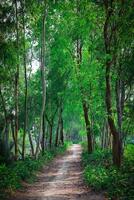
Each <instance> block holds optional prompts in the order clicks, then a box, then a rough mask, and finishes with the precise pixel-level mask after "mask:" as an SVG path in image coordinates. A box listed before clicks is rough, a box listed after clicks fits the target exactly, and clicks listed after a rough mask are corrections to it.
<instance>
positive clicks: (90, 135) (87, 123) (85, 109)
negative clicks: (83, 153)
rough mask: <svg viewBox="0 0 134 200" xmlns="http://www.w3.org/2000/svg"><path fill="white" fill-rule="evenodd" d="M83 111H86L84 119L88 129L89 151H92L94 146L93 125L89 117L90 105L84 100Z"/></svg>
mask: <svg viewBox="0 0 134 200" xmlns="http://www.w3.org/2000/svg"><path fill="white" fill-rule="evenodd" d="M83 112H84V119H85V124H86V131H87V144H88V153H92V151H93V146H92V134H91V125H90V121H89V117H88V107H87V105H86V102H85V101H84V102H83Z"/></svg>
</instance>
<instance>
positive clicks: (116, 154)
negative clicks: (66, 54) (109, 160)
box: [104, 0, 121, 167]
mask: <svg viewBox="0 0 134 200" xmlns="http://www.w3.org/2000/svg"><path fill="white" fill-rule="evenodd" d="M104 4H105V10H106V21H105V24H104V41H105V51H106V54H107V55H110V54H112V53H111V40H112V39H111V34H112V33H111V31H110V30H111V27H110V20H111V17H112V15H113V8H112V2H111V3H109V2H108V0H105V1H104ZM112 56H113V57H112V60H107V61H106V75H105V78H106V107H107V116H108V124H109V128H110V131H111V134H112V136H113V145H112V152H113V163H114V165H116V166H117V167H120V165H121V143H120V135H119V132H118V131H117V129H116V126H115V123H114V118H113V111H112V95H111V75H110V73H111V66H112V63H113V61H114V62H115V55H112Z"/></svg>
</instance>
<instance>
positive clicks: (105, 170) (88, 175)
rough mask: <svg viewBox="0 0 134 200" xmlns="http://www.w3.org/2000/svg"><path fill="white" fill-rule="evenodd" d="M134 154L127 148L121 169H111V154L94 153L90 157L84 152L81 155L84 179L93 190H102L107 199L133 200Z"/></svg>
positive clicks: (131, 148) (131, 149)
mask: <svg viewBox="0 0 134 200" xmlns="http://www.w3.org/2000/svg"><path fill="white" fill-rule="evenodd" d="M132 154H134V151H133V147H130V146H129V147H127V148H126V149H125V152H124V162H123V164H122V166H121V169H120V170H119V169H117V168H115V167H112V165H111V153H110V152H106V151H101V150H100V151H96V152H94V153H93V154H92V155H89V154H87V153H86V152H84V153H83V155H82V163H83V166H84V168H85V169H84V179H85V181H86V183H87V184H88V185H90V186H91V187H93V188H94V189H95V190H97V191H99V190H104V191H106V192H107V193H108V196H109V199H112V198H116V199H125V200H132V199H133V198H134V182H133V180H134V157H133V156H132Z"/></svg>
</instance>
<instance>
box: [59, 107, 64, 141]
mask: <svg viewBox="0 0 134 200" xmlns="http://www.w3.org/2000/svg"><path fill="white" fill-rule="evenodd" d="M62 113H63V109H62V105H61V107H60V142H61V144H62V145H63V144H64V132H63V118H62Z"/></svg>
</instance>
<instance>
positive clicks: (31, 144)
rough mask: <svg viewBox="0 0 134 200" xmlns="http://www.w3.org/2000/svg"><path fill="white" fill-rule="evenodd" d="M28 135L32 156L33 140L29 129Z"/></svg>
mask: <svg viewBox="0 0 134 200" xmlns="http://www.w3.org/2000/svg"><path fill="white" fill-rule="evenodd" d="M28 137H29V143H30V146H31V153H32V156H33V157H34V145H33V140H32V136H31V133H30V130H29V131H28Z"/></svg>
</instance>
